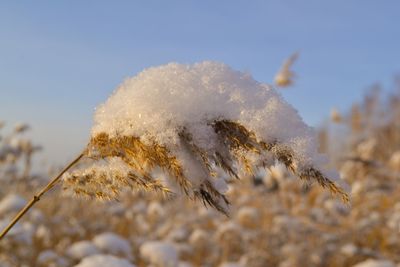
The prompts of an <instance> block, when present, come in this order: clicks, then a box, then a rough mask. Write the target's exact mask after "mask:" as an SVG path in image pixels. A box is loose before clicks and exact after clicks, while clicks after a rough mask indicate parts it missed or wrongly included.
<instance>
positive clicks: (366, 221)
mask: <svg viewBox="0 0 400 267" xmlns="http://www.w3.org/2000/svg"><path fill="white" fill-rule="evenodd" d="M396 99H397V100H396ZM396 101H397V102H396ZM370 102H371V99H369V100H368V103H370ZM391 103H392V105H391V106H388V105H383V108H384V109H386V111H385V112H382V110H381V109H379V111H377V113H378V114H380V115H379V116H382V118H384V119H380V120H376V119H373V118H374V117H375V116H374V115H373V114H375V112H374V111H371V110H368V108H367V106H369V105H364V104H362V105H360V106H358V108H353V111H352V112H351V113H350V114H345V113H343V114H341V116H342V120H341V121H340V122H337V121H336V122H335V123H336V124H335V125H336V126H332V125H330V127H341V129H340V130H341V131H343V132H345V133H346V139H345V140H342V141H340V140H337V139H336V140H331V142H328V143H327V146H324V149H325V151H327V152H328V153H329V154H330V155H331V157H332V159H333V162H331V164H332V165H335V166H336V167H337V168H338V169H339V170H340V174H341V176H342V177H343V178H344V179H345V180H346V182H347V183H348V184H349V186H350V187H351V190H350V192H351V197H352V203H351V206H347V205H343V203H342V202H341V201H340V200H338V199H336V198H333V197H332V196H331V195H330V194H329V192H328V191H327V190H323V189H322V188H321V187H318V186H309V185H308V184H304V183H302V182H301V181H299V179H296V176H295V175H293V173H291V172H290V171H289V170H287V168H286V167H285V166H284V165H282V163H279V162H277V163H275V162H274V165H273V166H270V167H269V168H267V170H265V171H260V172H256V173H255V177H252V176H251V175H250V176H249V177H247V178H245V179H241V180H237V179H227V185H226V186H227V188H225V190H224V192H225V194H226V196H227V197H228V198H229V199H230V200H231V202H232V205H231V210H230V217H226V216H224V215H223V214H220V213H219V212H217V211H215V210H214V209H209V208H206V207H204V206H203V205H199V203H195V202H191V201H186V199H185V198H183V196H180V195H178V194H173V195H169V198H165V197H163V196H162V195H157V194H144V193H143V192H142V191H133V192H132V191H130V192H126V191H124V192H121V193H120V194H119V196H118V201H111V202H106V203H103V202H94V201H87V200H82V199H77V198H74V197H71V196H69V195H63V194H59V192H54V193H52V194H51V193H50V194H49V196H48V197H47V198H46V199H45V201H41V202H39V203H38V205H37V206H36V207H35V208H34V209H33V210H31V211H30V212H29V213H28V214H27V215H26V217H24V218H23V219H22V220H21V222H19V223H18V224H17V225H16V226H15V228H13V230H12V231H11V232H10V233H9V235H7V236H6V238H5V239H4V240H2V241H0V266H2V267H3V266H4V267H6V266H7V267H14V266H38V267H49V266H60V267H64V266H65V267H67V266H79V267H82V266H84V267H89V266H118V267H126V266H130V267H132V266H137V267H145V266H154V267H162V266H168V265H167V264H168V263H169V262H170V264H171V265H172V264H173V266H178V267H195V266H224V267H226V266H251V267H265V266H279V267H286V266H287V267H291V266H315V267H324V266H330V267H339V266H344V267H349V266H357V267H358V266H363V267H364V266H382V267H384V266H385V267H386V266H398V264H399V263H400V259H399V256H398V255H399V251H400V245H399V242H398V240H399V239H400V205H399V203H400V183H399V180H400V176H399V172H398V170H399V169H400V165H399V162H400V160H398V159H399V156H398V155H399V151H400V145H399V144H400V136H399V132H398V129H399V127H400V110H399V108H400V95H398V96H396V97H393V98H392V99H391ZM383 108H382V109H383ZM367 111H368V112H367ZM371 114H372V115H371ZM337 123H341V125H340V126H338V125H337ZM343 128H345V129H346V130H343ZM0 133H1V132H0ZM15 135H16V136H19V133H16V134H15ZM325 137H326V136H325ZM2 140H4V139H2ZM5 143H7V142H4V143H0V150H1V146H2V145H3V144H4V145H6V144H5ZM331 143H332V144H331ZM343 144H344V145H343ZM7 145H9V143H7ZM342 145H343V146H342ZM2 151H5V150H2ZM10 151H12V150H9V152H7V153H11V156H10V155H9V154H7V155H6V156H5V158H7V159H8V160H7V161H6V160H5V161H1V162H0V173H1V175H2V176H1V177H0V180H1V181H2V184H1V187H0V207H2V210H3V212H1V213H0V227H1V226H2V225H5V224H7V222H8V221H9V220H10V219H11V217H12V216H13V215H14V214H15V213H16V212H17V209H18V208H19V207H20V206H22V204H23V203H26V200H27V199H28V198H29V197H31V194H32V191H34V188H37V187H38V185H37V184H40V183H43V179H42V178H40V179H38V178H37V177H36V178H35V177H33V176H32V175H28V176H26V177H25V178H24V179H20V177H22V176H21V175H22V173H23V172H21V168H22V169H23V168H24V164H14V163H13V161H10V159H11V158H12V157H15V155H17V154H15V153H14V152H10ZM17 156H18V155H17ZM18 157H19V156H18ZM15 159H20V158H14V160H15ZM111 162H112V159H111ZM96 164H99V166H100V167H99V168H103V169H104V171H107V170H108V169H107V168H108V167H110V166H111V167H112V165H110V166H109V165H107V164H106V163H101V161H98V162H97V163H96ZM10 165H14V167H15V168H16V172H13V173H10V172H5V171H4V170H6V169H9V167H10ZM71 173H73V172H71ZM219 174H220V173H219ZM221 176H222V175H221ZM3 181H5V182H4V183H3ZM16 185H18V186H16ZM357 264H358V265H357Z"/></svg>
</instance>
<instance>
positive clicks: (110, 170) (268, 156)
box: [64, 62, 347, 212]
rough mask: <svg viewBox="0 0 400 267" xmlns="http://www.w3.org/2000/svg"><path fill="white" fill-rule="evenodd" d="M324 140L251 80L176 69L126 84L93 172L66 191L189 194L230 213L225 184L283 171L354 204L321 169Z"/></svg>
mask: <svg viewBox="0 0 400 267" xmlns="http://www.w3.org/2000/svg"><path fill="white" fill-rule="evenodd" d="M316 140H317V138H316V135H315V133H314V131H313V130H312V129H311V128H310V127H308V126H307V125H306V124H305V123H304V122H303V121H302V119H301V118H300V116H299V115H298V113H297V111H296V110H295V109H293V108H292V107H291V106H290V105H289V104H288V103H286V102H285V101H284V100H283V99H282V97H281V96H280V95H279V94H278V93H277V92H276V91H275V90H274V89H273V88H271V87H269V86H267V85H265V84H262V83H259V82H257V81H255V80H254V79H253V78H252V77H251V76H250V75H249V74H246V73H242V72H238V71H235V70H232V69H231V68H230V67H229V66H227V65H224V64H221V63H215V62H202V63H198V64H194V65H184V64H176V63H171V64H168V65H165V66H160V67H155V68H149V69H147V70H144V71H143V72H141V73H139V74H138V75H137V76H135V77H133V78H129V79H127V80H125V81H124V82H123V83H122V84H121V85H120V86H119V87H118V88H117V89H116V90H115V92H114V93H113V94H112V95H111V96H110V98H109V99H108V100H107V101H106V102H105V103H104V104H102V105H100V106H99V107H97V109H96V112H95V117H94V125H93V128H92V134H91V139H90V142H89V144H88V146H87V149H86V150H85V155H86V157H87V164H85V165H81V167H79V168H76V169H75V170H73V171H72V172H70V173H68V174H66V175H65V176H64V183H65V187H66V188H67V189H70V190H72V191H73V192H75V193H77V194H80V195H82V194H83V195H87V196H90V197H97V198H105V199H113V198H116V197H117V196H118V194H119V193H120V191H121V190H122V189H125V188H132V189H137V188H138V189H144V190H149V191H160V192H164V193H166V194H170V193H181V192H183V193H185V194H186V195H188V196H189V197H190V198H193V199H199V200H201V201H203V202H204V203H205V204H208V205H210V206H212V207H214V208H216V209H217V210H219V211H221V212H225V211H226V208H227V205H228V203H229V202H228V199H227V198H226V197H225V195H224V192H225V188H226V184H225V178H224V177H226V176H230V177H233V178H238V177H243V176H246V175H252V174H253V173H254V172H255V171H256V169H257V168H259V167H268V166H270V165H272V164H273V163H274V162H275V161H279V162H281V163H283V164H284V165H285V166H286V167H287V168H288V169H289V170H291V171H292V172H293V173H294V174H296V175H297V176H298V177H299V178H301V179H303V180H307V181H316V182H318V183H319V184H320V185H322V186H323V187H327V188H329V189H330V190H331V191H332V192H333V193H337V194H339V195H341V196H342V198H343V199H344V200H347V195H346V194H345V193H344V192H343V191H342V189H341V188H339V187H337V186H336V185H335V183H334V182H332V181H331V180H330V179H328V175H327V174H326V173H325V172H324V171H323V170H322V169H321V168H320V166H322V165H323V164H324V163H325V159H324V158H323V157H322V156H321V155H319V154H318V153H317V141H316ZM221 173H225V174H226V175H221Z"/></svg>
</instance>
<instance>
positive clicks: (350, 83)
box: [0, 0, 400, 163]
mask: <svg viewBox="0 0 400 267" xmlns="http://www.w3.org/2000/svg"><path fill="white" fill-rule="evenodd" d="M399 10H400V2H399V1H394V0H393V1H389V0H387V1H372V0H362V1H361V0H359V1H349V0H346V1H344V0H336V1H320V0H313V1H294V0H293V1H288V0H275V1H248V0H247V1H174V0H169V1H0V120H5V121H6V122H8V123H10V124H14V123H15V122H21V121H22V122H29V123H30V124H31V125H32V127H33V130H32V132H31V136H32V137H33V138H34V140H36V142H38V143H41V144H42V145H44V147H45V151H44V152H43V153H42V154H43V156H42V157H44V158H47V159H48V162H50V163H62V162H63V161H65V160H66V159H68V158H71V157H72V156H73V155H74V154H76V153H78V152H79V150H80V149H81V148H82V147H83V146H84V144H85V142H86V141H87V139H88V136H89V131H90V127H91V123H92V113H93V110H94V108H95V106H96V105H97V104H99V103H100V102H102V101H104V100H105V99H106V98H107V97H108V95H109V94H110V93H111V92H112V90H113V89H114V88H115V87H116V86H117V85H118V84H119V83H120V82H121V81H122V80H123V79H124V78H126V77H128V76H132V75H134V74H136V73H137V72H139V71H141V70H142V69H144V68H146V67H149V66H154V65H160V64H165V63H168V62H171V61H176V62H181V63H193V62H197V61H202V60H216V61H222V62H225V63H227V64H229V65H231V66H233V67H234V68H235V69H238V70H242V71H248V72H250V73H252V74H253V76H254V77H255V79H257V80H259V81H262V82H266V83H269V82H271V81H272V80H273V77H274V74H275V73H276V71H277V70H278V69H279V67H280V65H281V63H282V61H283V60H284V59H285V58H287V57H288V56H289V55H290V54H292V53H293V52H295V51H300V58H299V60H298V61H297V62H296V64H295V66H294V69H295V70H296V73H297V75H298V79H297V83H296V85H295V86H294V87H292V88H289V89H287V90H285V91H282V94H283V96H284V97H285V98H286V99H287V101H288V102H289V103H291V104H292V105H293V106H295V107H296V108H297V109H298V110H299V112H300V114H301V115H302V117H303V118H304V120H305V121H306V122H307V123H309V124H311V125H313V126H317V125H318V123H320V122H321V121H323V120H324V118H326V117H327V116H328V114H329V111H330V109H331V108H332V107H338V108H339V109H341V110H346V109H347V108H348V107H349V106H350V105H351V103H353V102H354V101H357V100H359V99H361V97H362V95H363V92H364V91H365V89H366V88H367V87H368V86H370V85H372V84H373V83H376V82H382V83H383V84H385V85H389V84H390V82H391V80H392V78H393V75H394V74H396V73H400V16H399V14H398V13H399Z"/></svg>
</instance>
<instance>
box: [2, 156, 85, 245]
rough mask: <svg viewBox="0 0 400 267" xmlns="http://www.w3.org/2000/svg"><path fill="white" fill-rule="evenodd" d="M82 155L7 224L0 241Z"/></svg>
mask: <svg viewBox="0 0 400 267" xmlns="http://www.w3.org/2000/svg"><path fill="white" fill-rule="evenodd" d="M83 156H84V153H81V154H80V155H79V156H78V157H76V158H75V159H74V160H73V161H72V162H71V163H70V164H68V166H67V167H65V168H64V169H63V170H62V171H61V172H60V173H59V174H58V175H57V176H56V177H55V178H54V179H53V180H51V181H50V182H49V183H48V184H47V185H46V186H45V187H44V188H43V189H42V190H41V191H40V192H39V193H37V194H36V195H34V196H33V198H32V199H31V201H29V203H28V204H26V206H25V207H24V208H23V209H22V210H21V211H20V212H18V214H17V215H16V216H15V217H14V219H13V220H12V221H11V222H10V223H9V224H8V226H7V227H6V228H4V230H3V231H2V232H1V234H0V240H2V239H3V237H4V236H5V235H6V234H7V233H8V231H10V229H11V228H12V227H13V226H14V225H15V224H16V223H17V222H18V221H19V220H20V219H21V218H22V216H24V214H25V213H26V212H27V211H28V210H29V209H30V208H31V207H32V206H33V205H35V203H36V202H38V201H39V200H40V198H41V197H42V196H43V195H44V194H45V193H46V192H47V191H49V190H50V189H51V188H53V187H54V186H55V185H56V184H57V182H58V181H59V180H60V178H61V176H62V175H63V174H64V173H65V172H66V171H68V170H69V169H70V168H71V167H72V166H74V165H75V164H76V163H77V162H78V161H79V160H80V159H81V158H82V157H83Z"/></svg>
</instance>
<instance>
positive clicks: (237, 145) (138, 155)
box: [67, 119, 348, 214]
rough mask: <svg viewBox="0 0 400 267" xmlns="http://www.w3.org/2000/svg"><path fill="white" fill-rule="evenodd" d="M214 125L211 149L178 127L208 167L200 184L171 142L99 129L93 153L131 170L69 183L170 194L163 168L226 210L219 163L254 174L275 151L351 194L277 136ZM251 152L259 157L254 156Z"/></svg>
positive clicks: (104, 192)
mask: <svg viewBox="0 0 400 267" xmlns="http://www.w3.org/2000/svg"><path fill="white" fill-rule="evenodd" d="M209 125H211V126H212V128H213V130H214V132H215V134H216V135H217V137H218V140H219V143H218V144H217V147H215V148H214V150H211V151H210V150H205V149H202V148H201V147H200V146H199V145H198V144H197V143H196V142H195V140H194V138H193V135H192V134H191V133H190V132H189V130H188V129H187V128H186V127H181V128H180V129H177V132H178V137H179V140H180V141H179V143H178V144H176V146H178V147H179V148H178V149H184V150H185V151H186V152H187V153H188V154H189V155H190V157H192V158H193V159H194V160H195V162H197V163H198V164H199V165H200V166H201V167H202V169H203V170H204V177H203V178H202V179H203V182H201V183H200V184H199V185H194V184H192V183H191V180H190V179H188V178H189V177H186V174H187V173H186V174H185V162H182V161H180V159H178V157H177V156H176V155H174V154H173V153H172V152H171V150H170V149H168V148H167V147H166V146H164V145H162V144H159V143H157V142H156V141H154V140H151V141H149V142H146V143H145V142H143V141H141V140H140V138H139V137H135V136H119V135H115V136H113V137H110V136H109V135H108V134H107V133H99V134H97V135H96V136H94V137H92V138H91V140H90V142H89V145H88V149H87V155H88V156H89V157H91V158H93V159H95V160H96V159H97V160H98V159H106V160H107V159H109V158H115V157H116V158H119V159H120V160H121V161H122V162H123V163H125V164H126V166H128V168H129V172H127V173H125V174H119V173H118V172H116V173H115V174H114V175H113V176H114V177H113V179H109V177H107V174H104V173H103V174H102V173H96V172H90V173H87V174H86V175H84V176H82V177H76V176H72V177H71V178H70V179H67V184H68V183H70V184H71V183H72V184H75V188H76V193H79V194H84V195H88V196H91V197H93V196H94V197H96V198H101V199H111V198H115V197H116V196H117V195H118V194H119V192H120V191H121V189H122V188H123V187H128V188H131V189H134V188H136V189H141V190H144V191H158V192H162V193H165V194H170V193H171V189H169V188H168V187H166V186H165V185H163V184H162V183H161V182H160V181H158V180H157V179H155V178H154V177H153V176H152V171H153V170H154V169H156V168H160V169H162V170H163V171H164V172H165V174H166V175H167V177H168V178H172V179H173V180H174V182H175V183H176V184H177V185H178V186H179V188H180V189H181V190H182V191H183V192H184V193H185V194H186V195H188V196H189V197H194V198H195V199H201V200H202V201H203V203H204V204H206V205H210V206H212V207H214V208H215V209H217V210H219V211H221V212H223V213H225V214H226V206H227V205H228V204H229V202H228V200H227V198H226V196H225V195H224V194H223V193H221V192H220V191H218V190H217V189H216V188H215V186H214V184H213V180H214V179H217V178H218V177H216V173H217V171H216V168H220V169H221V170H223V171H224V172H225V173H226V174H228V175H229V176H231V177H235V178H238V177H239V175H238V174H237V171H236V168H242V169H243V170H244V171H245V173H247V174H248V175H254V170H255V169H256V168H257V167H258V164H259V163H257V162H260V161H261V162H262V165H265V160H264V159H265V158H268V157H272V158H273V159H275V160H277V161H279V162H281V163H283V164H284V165H285V166H286V168H287V169H289V170H290V171H292V172H293V173H294V174H295V175H297V176H298V177H299V178H300V179H303V180H306V181H316V182H318V184H320V185H321V186H322V187H325V188H328V189H329V190H330V191H331V192H332V193H334V194H339V195H341V196H342V199H343V200H344V201H346V202H347V201H348V196H347V194H346V193H345V192H344V191H343V190H342V189H341V188H340V187H338V186H337V185H336V184H335V183H334V182H332V181H331V180H329V179H328V178H327V177H325V176H324V175H323V174H322V172H321V171H319V170H317V169H316V168H314V167H309V166H303V167H301V168H299V166H298V165H299V163H298V161H299V160H298V159H297V157H296V155H295V153H294V151H293V150H292V149H291V148H290V147H289V146H288V145H285V144H280V143H279V141H277V140H274V141H273V142H265V141H262V140H261V141H260V140H258V138H257V136H256V134H255V133H254V132H252V131H250V130H248V129H247V128H246V127H244V126H243V125H242V124H240V123H238V122H234V121H230V120H225V119H222V120H215V121H213V122H211V123H209ZM251 155H253V156H255V157H256V158H258V160H254V158H250V157H249V156H251ZM253 156H252V157H253ZM88 185H89V186H88Z"/></svg>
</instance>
